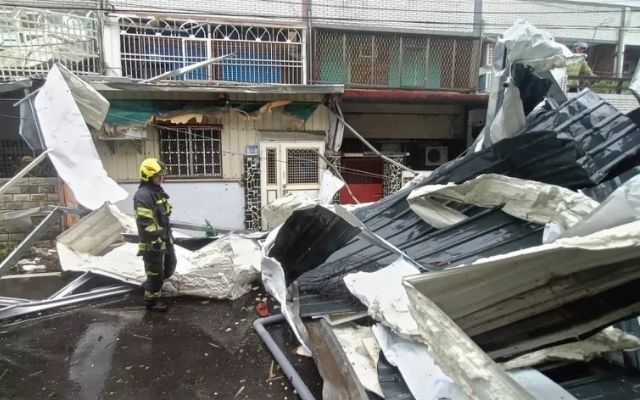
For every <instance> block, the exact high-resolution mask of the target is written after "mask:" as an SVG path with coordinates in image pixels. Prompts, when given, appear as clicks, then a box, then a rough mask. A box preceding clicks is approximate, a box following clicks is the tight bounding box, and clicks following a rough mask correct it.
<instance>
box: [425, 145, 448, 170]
mask: <svg viewBox="0 0 640 400" xmlns="http://www.w3.org/2000/svg"><path fill="white" fill-rule="evenodd" d="M447 161H449V149H448V148H447V146H427V150H426V153H425V164H424V165H425V166H427V167H437V166H439V165H442V164H444V163H446V162H447Z"/></svg>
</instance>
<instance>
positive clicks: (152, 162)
mask: <svg viewBox="0 0 640 400" xmlns="http://www.w3.org/2000/svg"><path fill="white" fill-rule="evenodd" d="M166 174H167V167H166V166H165V165H164V163H163V162H162V161H160V160H158V159H157V158H147V159H146V160H144V161H143V162H142V164H140V179H142V180H143V181H145V182H149V179H151V178H153V177H154V176H156V175H166Z"/></svg>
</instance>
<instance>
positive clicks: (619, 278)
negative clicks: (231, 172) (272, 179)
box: [262, 21, 640, 399]
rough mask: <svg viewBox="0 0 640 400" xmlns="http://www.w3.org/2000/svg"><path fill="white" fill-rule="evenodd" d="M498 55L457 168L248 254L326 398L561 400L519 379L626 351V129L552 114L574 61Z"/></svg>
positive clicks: (556, 390) (634, 161) (634, 157)
mask: <svg viewBox="0 0 640 400" xmlns="http://www.w3.org/2000/svg"><path fill="white" fill-rule="evenodd" d="M496 54H497V56H496V60H497V61H496V65H494V74H495V75H494V84H493V88H492V93H491V97H490V101H489V111H488V114H489V115H488V118H487V126H486V127H485V130H484V131H483V133H482V134H481V136H480V138H479V140H478V141H477V142H476V144H474V146H473V147H472V148H470V149H469V151H468V152H467V154H465V155H464V156H463V157H460V158H458V159H456V160H454V161H452V162H449V163H448V164H445V165H444V166H442V167H441V168H439V169H438V170H436V171H435V172H434V173H433V174H431V175H430V176H428V177H422V178H421V179H420V180H416V181H415V182H412V184H411V185H408V186H407V187H405V188H403V190H401V191H399V192H397V193H395V194H393V195H391V196H389V197H387V198H385V199H383V200H381V201H379V202H377V203H375V204H372V205H369V206H365V207H360V208H358V209H356V210H354V211H353V212H350V211H348V210H346V209H344V208H342V207H340V206H337V205H320V204H309V203H306V204H300V206H299V207H297V208H296V209H295V210H293V212H291V215H290V216H289V217H288V218H287V219H286V220H285V221H284V223H283V224H282V225H281V226H280V227H278V228H277V229H276V230H274V231H273V232H271V234H270V235H269V237H268V238H267V240H266V241H265V243H264V244H263V252H264V256H265V257H264V259H263V261H262V279H263V283H264V285H265V287H266V288H267V290H269V292H270V293H271V294H272V295H273V296H274V298H275V299H276V300H278V301H279V302H280V303H281V305H282V311H283V316H284V318H286V320H287V321H288V323H289V324H290V326H291V328H292V330H293V331H294V332H295V334H296V336H297V337H298V339H299V341H300V343H301V345H302V347H303V348H304V349H306V350H307V351H309V353H310V354H311V355H312V356H313V357H314V360H315V361H316V364H317V365H318V368H319V369H320V374H321V375H322V377H323V379H324V384H325V390H324V394H325V397H327V398H345V397H348V398H367V397H368V396H369V394H370V393H371V394H376V395H378V396H380V397H384V398H390V399H391V398H416V399H439V398H450V399H464V398H472V399H529V398H535V399H552V398H553V399H556V398H558V399H559V398H563V399H571V398H574V397H573V395H572V394H571V393H570V392H569V391H568V389H567V388H568V387H569V386H571V385H561V383H563V381H562V379H559V378H558V377H557V376H556V378H558V379H556V380H555V381H554V380H552V379H550V377H549V376H553V373H552V372H549V368H547V369H545V374H543V373H542V372H540V370H538V369H535V368H533V367H534V366H539V365H540V364H545V365H547V366H548V365H549V363H553V362H555V361H558V360H562V361H563V362H570V361H576V360H579V361H582V362H587V361H590V360H592V359H594V358H599V357H605V356H607V353H608V352H610V351H621V350H630V349H636V348H638V347H639V345H640V339H638V338H637V337H635V336H633V335H630V334H627V333H624V332H622V331H619V330H617V329H614V328H610V326H611V325H612V324H614V323H617V322H618V321H621V320H624V319H627V318H635V317H636V316H637V315H638V314H640V301H639V300H638V297H637V295H636V294H637V292H638V289H640V287H639V286H638V285H640V262H639V261H640V222H638V219H639V217H640V213H639V211H640V208H638V204H637V199H638V196H639V194H638V193H639V192H638V182H640V176H638V177H635V176H636V174H637V172H638V169H637V167H638V166H639V165H640V158H639V155H640V127H639V126H638V125H636V123H635V122H634V121H633V120H632V119H631V118H629V117H627V116H626V115H623V114H621V113H620V112H619V111H617V110H616V109H615V108H614V107H612V106H611V105H609V104H608V103H607V102H605V101H604V100H602V99H601V98H600V97H598V95H596V94H595V93H592V92H591V91H589V90H588V89H587V90H584V91H582V92H581V93H579V94H578V95H577V96H575V97H574V98H572V99H571V100H568V99H567V98H566V97H564V94H563V93H562V91H561V90H559V87H558V84H557V80H556V78H555V76H557V75H558V68H562V67H565V66H566V65H569V64H571V63H572V62H575V61H576V56H575V55H573V54H571V52H570V51H568V50H567V49H566V48H565V47H564V46H562V45H560V44H558V43H556V42H554V41H553V39H552V38H550V37H549V36H548V35H546V34H545V33H543V32H541V31H539V30H537V29H536V28H535V27H533V26H531V25H530V24H528V23H526V22H523V21H519V22H517V23H516V24H515V25H514V26H513V27H512V28H510V29H509V30H507V31H506V32H505V34H504V37H503V38H502V39H500V40H499V41H498V43H497V45H496ZM578 60H579V58H578ZM603 329H604V330H603ZM343 364H346V365H347V367H340V365H343ZM331 365H333V367H334V368H338V369H339V368H343V371H342V372H343V373H348V374H350V375H349V376H352V379H351V380H349V381H348V382H347V381H345V380H344V379H343V378H338V377H337V376H336V374H335V373H332V372H333V371H331V367H330V366H331ZM611 365H613V364H611ZM344 368H347V370H346V372H345V370H344ZM391 377H395V378H398V379H394V378H391ZM630 385H631V384H630ZM571 388H573V390H576V389H575V386H571ZM621 390H624V389H621Z"/></svg>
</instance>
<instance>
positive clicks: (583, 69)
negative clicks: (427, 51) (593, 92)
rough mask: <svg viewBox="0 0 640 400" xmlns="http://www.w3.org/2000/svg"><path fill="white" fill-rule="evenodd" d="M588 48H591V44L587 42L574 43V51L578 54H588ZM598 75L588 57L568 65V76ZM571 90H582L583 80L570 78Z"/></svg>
mask: <svg viewBox="0 0 640 400" xmlns="http://www.w3.org/2000/svg"><path fill="white" fill-rule="evenodd" d="M587 50H589V45H588V44H586V43H585V42H577V43H574V44H573V52H574V53H576V54H586V52H587ZM578 75H581V76H596V75H595V74H594V73H593V71H592V70H591V67H589V63H588V62H587V59H586V58H583V59H582V60H580V61H579V62H577V63H575V64H571V65H569V66H567V76H578ZM568 86H569V91H570V92H571V91H574V92H575V91H578V90H580V87H581V86H583V85H581V82H580V81H578V80H575V79H574V80H570V81H569V82H568Z"/></svg>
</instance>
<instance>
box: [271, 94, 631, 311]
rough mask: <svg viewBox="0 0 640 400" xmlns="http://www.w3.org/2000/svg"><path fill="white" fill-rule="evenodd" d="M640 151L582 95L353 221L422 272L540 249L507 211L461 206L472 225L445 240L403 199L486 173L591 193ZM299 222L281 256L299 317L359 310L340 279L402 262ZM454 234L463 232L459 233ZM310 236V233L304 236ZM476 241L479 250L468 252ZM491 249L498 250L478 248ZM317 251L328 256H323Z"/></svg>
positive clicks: (627, 124)
mask: <svg viewBox="0 0 640 400" xmlns="http://www.w3.org/2000/svg"><path fill="white" fill-rule="evenodd" d="M639 148H640V130H639V129H638V127H637V126H636V125H635V124H634V123H633V122H632V121H631V120H630V119H629V118H627V117H626V116H624V115H622V114H620V113H619V112H618V111H617V110H615V109H614V108H613V107H611V106H610V105H608V104H607V103H605V102H603V101H601V99H600V98H599V97H598V96H597V95H595V94H593V93H591V92H589V91H583V92H582V93H580V96H579V97H577V98H574V99H572V100H570V101H568V102H567V103H565V104H563V106H562V107H560V108H559V109H557V110H553V109H542V110H540V111H539V112H538V113H537V114H536V115H534V116H531V118H530V120H529V121H528V122H527V127H526V128H525V130H524V131H523V132H522V133H521V134H519V135H517V136H515V137H513V138H509V139H504V140H501V141H500V142H498V143H496V144H494V145H493V146H492V147H490V148H487V149H484V150H482V151H480V152H476V153H472V154H468V155H467V156H465V157H463V158H460V159H458V160H455V161H452V162H450V163H448V164H445V165H444V166H443V167H441V168H439V169H438V170H437V171H435V172H434V173H433V174H432V175H431V176H430V177H428V178H427V179H425V180H424V181H423V182H422V183H420V184H418V186H414V187H410V188H407V189H404V190H401V191H399V192H396V193H395V194H393V195H391V196H388V197H386V198H384V199H382V200H380V201H378V202H376V203H374V204H372V205H371V206H368V207H362V208H358V209H356V210H355V211H354V215H355V216H356V217H357V218H358V219H359V220H360V221H362V223H364V224H365V225H367V226H368V227H369V229H370V230H371V231H372V232H373V233H375V234H377V235H378V236H380V237H381V238H383V239H385V240H387V241H388V242H389V243H391V244H393V245H395V246H397V247H398V248H399V249H400V250H402V251H404V252H405V253H406V254H408V255H409V256H410V257H411V258H412V259H413V260H416V261H417V262H418V263H420V264H422V265H423V267H424V268H425V270H433V269H441V268H444V267H448V266H454V265H459V264H462V263H469V262H472V261H474V260H475V259H477V258H480V257H481V256H484V257H486V256H491V255H497V254H501V253H506V252H510V251H514V250H518V249H523V248H527V247H531V246H536V245H539V244H541V243H542V228H541V227H540V226H538V225H537V224H532V223H523V221H520V220H517V219H515V218H512V217H510V216H508V215H506V214H504V213H502V212H501V211H486V210H482V209H477V208H468V209H464V208H455V209H456V210H457V211H460V212H462V213H463V214H465V215H466V216H468V217H470V218H468V219H467V220H465V222H464V223H463V225H455V226H453V227H449V228H447V229H449V230H444V232H440V231H437V230H436V229H434V228H433V227H432V226H430V225H429V224H427V223H425V222H424V221H422V220H421V219H420V218H419V217H418V216H417V215H416V214H415V213H414V212H413V211H411V210H410V209H409V207H408V203H407V202H406V199H407V196H408V195H409V193H410V192H411V191H412V190H414V189H416V188H417V187H421V186H425V185H436V184H442V185H444V184H448V183H450V182H453V183H463V182H465V181H468V180H470V179H473V178H475V177H477V176H479V175H482V174H489V173H499V174H503V175H507V176H511V177H516V178H521V179H527V180H534V181H539V182H542V183H548V184H553V185H558V186H562V187H566V188H570V189H578V188H585V187H590V186H593V185H595V184H598V183H600V182H603V181H604V180H606V179H609V178H610V177H611V176H613V175H615V174H618V173H619V171H618V169H619V168H620V167H621V166H624V165H627V164H628V163H629V162H631V161H633V160H635V158H636V157H637V152H638V149H639ZM292 218H296V219H295V221H294V220H293V219H289V220H287V222H286V223H285V226H289V228H287V229H288V230H291V231H296V232H300V233H302V232H305V234H300V235H291V236H290V237H289V238H288V240H287V245H288V246H287V249H285V250H284V251H283V252H282V254H281V255H277V256H276V258H278V259H279V260H280V261H282V266H283V268H284V269H285V274H286V277H287V280H288V281H289V282H291V281H293V280H297V282H296V284H297V285H298V286H299V291H300V302H301V312H302V313H303V314H304V315H317V313H320V314H322V313H323V312H322V304H323V302H324V303H326V304H330V303H331V304H332V307H333V308H332V309H333V310H335V311H349V310H351V311H353V310H355V309H357V307H358V305H357V303H354V302H353V301H352V298H351V296H350V295H349V294H348V292H347V291H346V288H345V287H344V285H343V283H342V277H344V275H346V274H348V273H350V272H354V271H360V270H362V271H375V270H377V269H380V268H383V267H385V266H386V265H389V264H390V263H392V262H393V261H394V260H395V258H396V256H395V255H394V254H392V253H391V252H388V251H385V250H384V249H381V248H379V247H378V246H375V245H373V244H371V243H370V242H369V241H366V240H363V239H362V238H360V237H355V235H354V236H353V237H351V238H349V237H346V236H344V235H340V232H339V229H337V230H336V231H335V233H337V235H336V234H329V230H324V229H323V228H324V226H323V225H322V224H318V222H319V220H317V219H313V218H311V219H307V218H302V217H300V216H298V217H296V216H295V215H294V216H293V217H292ZM331 229H334V228H331ZM455 229H458V231H457V232H454V230H455ZM311 231H313V232H314V233H313V235H307V234H306V232H311ZM461 231H462V232H467V233H466V236H465V238H464V239H465V240H464V241H463V240H460V241H459V242H457V243H456V242H455V241H456V238H457V237H461V236H459V234H460V232H461ZM456 235H458V236H456ZM470 238H474V240H475V243H473V246H472V245H471V243H470V244H469V246H468V247H466V242H467V241H469V239H470ZM483 239H486V240H483ZM437 240H440V241H439V242H437ZM452 241H453V242H452ZM487 242H488V243H490V244H492V245H491V246H486V245H483V246H479V247H477V248H474V246H477V245H478V243H485V244H486V243H487ZM452 245H453V246H452ZM306 248H311V249H312V252H311V253H310V255H309V257H306V256H305V254H304V252H299V251H298V249H306ZM288 249H290V253H289V250H288ZM441 250H444V251H441ZM475 250H477V251H475ZM317 253H322V257H318V256H317ZM440 253H442V254H443V256H439V254H440ZM279 257H283V258H282V259H280V258H279ZM287 259H290V262H287ZM305 303H308V304H313V310H309V309H305ZM338 303H341V304H338Z"/></svg>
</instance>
